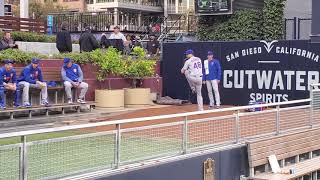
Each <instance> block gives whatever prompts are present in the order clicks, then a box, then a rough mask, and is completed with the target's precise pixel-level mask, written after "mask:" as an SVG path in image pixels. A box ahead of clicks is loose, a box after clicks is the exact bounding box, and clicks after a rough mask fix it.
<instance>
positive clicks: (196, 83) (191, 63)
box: [181, 49, 203, 111]
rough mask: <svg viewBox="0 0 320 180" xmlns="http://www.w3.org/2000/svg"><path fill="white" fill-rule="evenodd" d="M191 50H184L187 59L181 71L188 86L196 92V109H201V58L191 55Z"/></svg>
mask: <svg viewBox="0 0 320 180" xmlns="http://www.w3.org/2000/svg"><path fill="white" fill-rule="evenodd" d="M193 54H194V53H193V50H191V49H189V50H187V51H186V52H185V55H186V57H187V60H186V61H185V63H184V66H183V68H182V69H181V73H182V74H184V75H185V76H186V78H187V81H188V83H189V85H190V88H191V90H192V91H193V92H196V93H197V102H198V110H199V111H203V99H202V94H201V88H202V62H201V59H200V58H198V57H195V56H194V55H193Z"/></svg>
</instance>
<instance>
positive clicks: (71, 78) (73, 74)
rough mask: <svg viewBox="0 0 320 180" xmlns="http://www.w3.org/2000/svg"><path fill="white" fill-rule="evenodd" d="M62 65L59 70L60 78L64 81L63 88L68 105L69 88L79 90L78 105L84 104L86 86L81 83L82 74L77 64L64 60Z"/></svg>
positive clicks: (70, 94)
mask: <svg viewBox="0 0 320 180" xmlns="http://www.w3.org/2000/svg"><path fill="white" fill-rule="evenodd" d="M63 62H64V65H63V66H62V68H61V76H62V79H63V80H64V87H65V91H66V94H67V98H68V103H69V104H72V103H73V101H72V93H71V88H72V87H74V88H79V89H81V92H80V95H79V98H78V100H77V102H78V103H81V104H85V103H86V102H85V100H84V97H85V95H86V93H87V91H88V84H87V83H85V82H83V72H82V70H81V68H80V66H79V65H78V64H75V63H73V62H72V60H71V59H70V58H64V60H63Z"/></svg>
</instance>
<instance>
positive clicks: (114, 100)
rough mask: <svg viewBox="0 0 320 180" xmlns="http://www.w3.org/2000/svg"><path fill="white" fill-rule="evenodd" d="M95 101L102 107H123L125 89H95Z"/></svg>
mask: <svg viewBox="0 0 320 180" xmlns="http://www.w3.org/2000/svg"><path fill="white" fill-rule="evenodd" d="M95 102H96V106H97V107H101V108H123V107H124V90H123V89H119V90H95Z"/></svg>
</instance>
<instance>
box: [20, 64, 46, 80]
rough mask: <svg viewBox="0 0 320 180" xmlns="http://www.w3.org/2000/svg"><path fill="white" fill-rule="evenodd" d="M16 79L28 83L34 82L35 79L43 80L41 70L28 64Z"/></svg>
mask: <svg viewBox="0 0 320 180" xmlns="http://www.w3.org/2000/svg"><path fill="white" fill-rule="evenodd" d="M18 81H19V82H20V81H26V82H28V83H30V84H36V82H37V81H40V82H43V76H42V71H41V69H40V68H39V67H37V68H33V67H32V65H31V64H30V65H28V66H26V67H25V68H24V69H23V70H22V73H21V76H20V78H19V79H18Z"/></svg>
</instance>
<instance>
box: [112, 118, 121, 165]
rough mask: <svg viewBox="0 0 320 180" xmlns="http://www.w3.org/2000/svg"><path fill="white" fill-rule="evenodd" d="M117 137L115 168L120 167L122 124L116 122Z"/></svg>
mask: <svg viewBox="0 0 320 180" xmlns="http://www.w3.org/2000/svg"><path fill="white" fill-rule="evenodd" d="M116 131H117V132H116V137H115V146H116V147H115V148H114V149H115V155H114V163H115V168H119V167H120V158H121V154H120V151H121V125H120V124H116Z"/></svg>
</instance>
